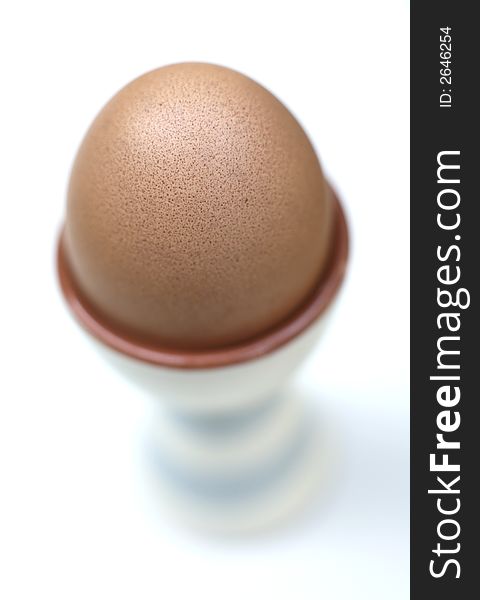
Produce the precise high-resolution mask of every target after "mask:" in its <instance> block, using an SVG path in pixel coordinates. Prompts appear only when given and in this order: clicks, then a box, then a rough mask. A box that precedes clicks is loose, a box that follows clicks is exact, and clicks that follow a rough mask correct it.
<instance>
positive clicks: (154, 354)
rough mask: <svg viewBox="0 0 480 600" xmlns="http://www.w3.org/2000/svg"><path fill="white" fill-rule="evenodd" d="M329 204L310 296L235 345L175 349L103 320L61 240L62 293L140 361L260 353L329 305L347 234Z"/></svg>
mask: <svg viewBox="0 0 480 600" xmlns="http://www.w3.org/2000/svg"><path fill="white" fill-rule="evenodd" d="M332 193H333V197H334V204H335V222H334V226H333V239H332V248H331V250H330V258H329V260H328V263H327V267H326V269H325V270H324V271H323V273H322V276H321V278H320V281H319V282H318V285H317V286H316V288H315V290H314V291H313V293H312V294H311V295H310V297H309V298H308V299H307V300H306V301H305V302H304V303H303V304H302V305H301V306H300V307H299V308H298V309H297V310H296V311H295V312H294V313H293V314H291V315H290V316H289V317H288V318H286V319H284V320H283V321H281V322H280V323H279V324H278V325H276V326H275V327H273V328H271V329H269V330H268V331H266V332H264V333H262V334H261V335H259V336H257V337H255V338H252V339H250V340H247V341H243V342H241V343H239V344H234V345H230V346H226V347H224V348H215V349H209V350H181V349H176V348H175V349H172V348H168V347H165V346H161V345H156V344H154V343H152V342H151V340H149V341H146V340H145V339H142V338H141V337H138V338H137V337H134V336H132V335H131V334H126V333H125V332H124V331H122V330H121V329H120V328H118V327H114V326H112V324H111V323H107V322H106V321H105V319H104V318H103V317H102V316H101V315H99V313H98V312H97V311H96V309H95V308H94V307H93V306H92V304H91V303H90V302H89V301H88V300H87V299H86V298H85V296H84V295H83V294H82V292H81V291H80V290H79V288H78V286H77V285H76V283H75V281H74V279H73V277H72V273H71V270H70V268H69V265H68V260H67V257H66V256H65V249H64V244H63V230H62V232H61V234H60V237H59V241H58V248H57V269H58V276H59V280H60V286H61V290H62V292H63V295H64V297H65V299H66V301H67V303H68V304H69V306H70V309H71V310H72V312H73V313H74V315H75V317H76V318H77V319H78V321H80V323H81V325H83V327H84V328H85V329H86V330H87V331H88V332H89V333H91V334H92V335H93V336H94V337H96V338H97V339H98V340H100V341H101V342H103V343H104V344H106V345H107V346H109V347H110V348H113V349H114V350H116V351H117V352H120V353H122V354H126V355H127V356H130V357H131V358H134V359H137V360H139V361H142V362H146V363H150V364H153V365H158V366H162V367H171V368H178V369H207V368H215V367H225V366H229V365H234V364H237V363H242V362H245V361H249V360H253V359H255V358H260V357H261V356H265V355H267V354H269V353H270V352H273V351H274V350H277V349H278V348H280V347H282V346H283V345H284V344H286V343H287V342H289V341H290V340H292V339H293V338H295V337H296V336H298V335H299V334H300V333H302V332H303V331H304V330H305V329H306V328H307V327H308V326H309V325H311V324H312V323H313V322H314V321H315V320H316V319H317V318H318V317H320V316H321V315H322V314H323V313H324V312H325V311H326V310H327V308H328V307H329V306H330V304H331V302H332V301H333V299H334V298H335V296H336V293H337V291H338V289H339V287H340V284H341V283H342V280H343V278H344V275H345V270H346V265H347V258H348V247H349V236H348V228H347V223H346V219H345V214H344V212H343V209H342V206H341V204H340V201H339V199H338V196H337V194H336V193H335V191H334V190H332Z"/></svg>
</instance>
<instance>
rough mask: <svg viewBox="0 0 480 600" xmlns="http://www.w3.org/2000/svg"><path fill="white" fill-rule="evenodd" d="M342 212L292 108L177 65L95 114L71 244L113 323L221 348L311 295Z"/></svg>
mask: <svg viewBox="0 0 480 600" xmlns="http://www.w3.org/2000/svg"><path fill="white" fill-rule="evenodd" d="M333 206H334V205H333V200H332V195H331V193H330V188H329V187H328V185H327V184H326V182H325V179H324V176H323V173H322V170H321V167H320V165H319V162H318V159H317V157H316V155H315V152H314V150H313V148H312V146H311V144H310V142H309V140H308V138H307V136H306V135H305V133H304V131H303V129H302V128H301V127H300V125H299V124H298V122H297V121H296V120H295V118H294V117H293V116H292V115H291V113H290V112H289V111H288V110H287V109H286V108H285V107H284V106H283V104H281V103H280V102H279V101H278V100H277V99H276V98H275V97H274V96H272V94H270V93H269V92H268V91H267V90H266V89H265V88H263V87H262V86H260V85H258V84H257V83H255V82H254V81H252V80H251V79H249V78H248V77H245V76H244V75H241V74H239V73H237V72H235V71H232V70H230V69H226V68H223V67H219V66H214V65H208V64H199V63H186V64H177V65H172V66H168V67H164V68H161V69H157V70H156V71H152V72H150V73H147V74H146V75H143V76H142V77H140V78H138V79H136V80H135V81H133V82H132V83H130V84H129V85H127V86H126V87H125V88H123V89H122V90H121V91H120V92H119V93H118V94H117V95H116V96H114V97H113V99H112V100H110V102H109V103H108V104H107V105H106V106H105V107H104V108H103V110H102V111H101V112H100V114H99V115H98V117H97V118H96V119H95V121H94V123H93V124H92V126H91V128H90V130H89V131H88V133H87V135H86V137H85V139H84V141H83V143H82V145H81V147H80V150H79V152H78V155H77V157H76V160H75V164H74V167H73V171H72V175H71V180H70V186H69V191H68V208H67V218H66V225H65V232H64V249H65V254H66V260H67V261H68V264H69V268H70V269H71V272H72V277H73V279H74V280H75V283H76V286H77V287H78V289H79V290H80V291H81V293H82V294H83V296H84V297H85V298H86V299H87V300H88V302H89V303H90V304H91V306H92V307H94V309H95V311H96V312H97V313H98V315H101V316H102V318H104V319H105V321H106V322H108V323H109V326H110V327H112V328H116V329H118V330H119V331H123V332H125V334H127V335H131V336H134V337H136V338H141V339H145V340H148V341H149V343H155V344H160V345H163V346H166V347H171V348H177V349H211V348H221V347H226V346H230V345H233V344H237V343H240V342H243V341H245V340H249V339H251V338H254V337H255V336H258V335H260V334H262V333H264V332H266V331H268V330H269V329H271V328H273V327H275V326H276V325H278V324H279V323H281V322H282V321H283V320H284V319H286V318H287V317H289V316H290V315H291V314H292V313H293V312H294V311H295V310H296V309H298V308H299V306H301V305H302V303H304V302H305V301H306V299H307V298H308V297H309V296H310V295H311V294H312V292H313V290H314V288H315V286H316V285H317V284H318V282H319V280H320V278H321V275H322V272H323V270H324V268H325V266H326V264H327V261H328V258H329V252H330V247H331V238H332V236H331V230H332V223H333Z"/></svg>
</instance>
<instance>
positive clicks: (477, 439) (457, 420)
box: [411, 0, 480, 600]
mask: <svg viewBox="0 0 480 600" xmlns="http://www.w3.org/2000/svg"><path fill="white" fill-rule="evenodd" d="M477 11H478V6H477V4H476V3H475V2H467V1H464V2H461V1H454V0H450V1H449V2H446V1H444V0H434V1H431V2H413V3H412V6H411V13H412V16H411V84H412V85H411V244H412V252H411V284H412V285H411V597H412V598H413V599H414V600H417V599H418V600H426V599H428V598H435V600H442V599H443V598H449V599H452V600H453V599H455V600H461V599H464V598H465V599H467V598H468V599H469V600H471V599H472V598H474V597H480V592H479V591H478V580H479V578H480V563H479V560H478V557H479V556H480V546H479V543H480V537H479V536H480V533H479V515H480V497H479V491H478V490H479V489H480V469H479V465H480V417H479V412H480V411H479V408H478V407H479V404H480V394H479V388H480V385H479V384H478V383H477V381H476V379H477V378H478V379H479V381H480V352H479V346H478V345H477V338H478V337H479V335H480V327H479V316H478V313H479V308H478V299H479V291H478V287H479V286H478V280H479V278H480V209H479V207H480V194H479V190H478V185H479V184H478V182H477V177H479V176H480V154H479V151H478V149H477V139H478V138H479V137H480V118H479V112H480V111H479V108H478V107H479V105H480V99H479V97H478V94H479V92H478V90H479V89H480V84H479V75H478V73H479V71H480V62H479V59H480V51H479V45H480V24H479V21H478V19H476V18H475V14H474V13H475V12H477Z"/></svg>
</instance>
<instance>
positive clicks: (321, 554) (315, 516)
mask: <svg viewBox="0 0 480 600" xmlns="http://www.w3.org/2000/svg"><path fill="white" fill-rule="evenodd" d="M408 19H409V16H408V2H407V1H406V0H404V1H402V0H396V1H394V0H389V1H388V2H386V1H385V0H377V1H373V0H364V1H362V2H359V1H358V0H351V1H346V0H343V1H341V0H321V1H317V2H307V1H299V0H297V1H295V2H293V1H292V2H281V1H280V0H277V1H275V2H261V1H260V0H256V1H255V2H249V1H246V0H244V1H242V2H239V3H233V2H227V1H226V0H223V1H213V0H208V1H198V2H195V1H193V0H191V1H189V2H182V1H177V2H175V1H173V0H171V1H169V2H162V1H160V0H157V1H156V2H150V3H149V2H146V1H143V0H136V1H135V2H121V1H120V0H116V1H111V2H101V1H99V0H95V1H93V2H91V1H87V0H84V1H82V2H77V3H74V2H65V1H63V2H53V1H42V2H33V1H32V2H21V1H19V2H15V3H14V2H11V3H5V4H4V6H3V8H2V14H1V16H0V44H1V51H0V57H1V58H0V60H1V80H0V81H1V95H0V105H1V110H0V158H1V163H0V164H1V171H0V173H1V175H0V232H1V235H0V244H1V252H0V260H1V271H0V285H1V296H0V298H1V300H0V302H1V311H0V319H1V329H0V335H1V341H2V343H1V350H0V351H1V353H2V357H1V365H2V370H1V377H0V597H1V598H2V599H5V600H13V599H17V598H22V599H29V600H41V599H43V598H45V599H48V600H55V599H62V600H66V599H69V600H74V599H77V598H78V599H82V600H85V599H87V598H88V599H93V600H96V599H102V600H105V599H107V598H114V599H115V600H120V599H122V598H129V599H133V598H135V599H139V600H144V599H145V600H146V599H150V598H152V599H153V598H168V599H169V600H170V599H177V598H178V599H188V598H201V599H203V598H205V599H208V600H217V599H218V600H220V599H227V598H229V599H237V598H238V599H240V598H246V597H247V598H252V599H254V600H256V599H269V598H275V599H278V600H280V599H283V598H288V599H292V598H295V599H296V598H302V599H304V598H305V599H318V598H326V599H342V600H343V599H350V598H365V599H368V600H375V599H382V600H385V599H386V598H388V599H389V600H395V599H397V598H402V599H405V598H407V597H408V583H409V573H408V560H409V556H408V541H409V540H408V528H409V515H408V496H409V489H408V485H409V483H408V460H409V456H408V448H409V437H408V436H409V427H408V418H409V414H408V410H409V409H408V361H409V354H408V328H409V288H408V263H409V249H408V248H409V233H408V230H409V208H408V204H409V190H408V186H409V172H408V169H409V149H408V142H409V133H408V129H409V108H408V105H409V88H408V85H409V84H408V60H409V25H408ZM182 60H197V61H210V62H217V63H221V64H224V65H226V66H230V67H234V68H236V69H238V70H240V71H243V72H245V73H246V74H248V75H250V76H251V77H253V78H254V79H256V80H258V81H259V82H261V83H262V84H264V85H265V86H266V87H267V88H269V89H270V90H272V91H273V92H274V93H275V94H276V95H277V96H278V97H279V98H280V99H281V100H282V101H283V102H285V103H286V105H287V106H288V107H290V108H291V109H292V110H293V112H294V113H295V114H296V115H297V116H298V118H299V119H300V121H301V122H302V124H303V125H304V127H305V128H306V130H307V131H308V133H309V135H310V136H311V138H312V140H313V142H314V144H315V146H316V148H317V149H318V151H319V154H320V156H321V159H322V162H323V165H324V167H325V170H326V172H327V173H328V174H329V176H330V177H331V179H332V181H333V182H334V183H335V185H336V186H337V188H338V189H339V191H340V193H341V197H342V198H343V200H344V203H345V206H346V209H347V211H348V216H349V220H350V223H351V227H352V236H353V237H352V242H353V243H352V257H351V263H350V270H349V277H348V280H347V283H346V285H345V287H344V290H343V293H342V297H341V302H340V305H339V308H338V310H337V312H336V315H335V318H334V320H333V323H332V325H331V327H330V329H329V331H328V334H327V335H326V336H325V338H324V339H323V341H322V343H321V344H320V345H319V347H318V350H317V351H316V353H315V354H314V355H313V356H311V358H310V360H309V362H308V364H307V365H306V366H305V368H304V369H303V371H302V372H301V373H300V374H299V376H298V378H297V381H296V386H297V389H298V393H303V394H305V395H306V396H308V397H309V398H310V399H313V401H314V402H316V403H318V406H319V407H320V410H321V412H322V414H323V415H324V418H325V419H326V422H327V423H329V424H330V426H331V427H334V428H336V429H337V430H338V440H339V444H340V446H341V454H342V456H343V458H342V460H341V463H340V465H339V477H338V481H337V484H336V485H335V487H334V489H333V488H332V489H331V490H330V494H326V496H327V498H326V500H325V502H323V503H322V505H321V506H319V507H318V508H317V509H316V510H315V511H313V512H312V513H311V514H310V515H309V516H305V517H304V518H303V519H302V520H301V521H299V522H297V523H296V524H293V525H292V526H290V527H289V528H287V529H285V530H283V531H277V532H276V533H274V534H271V535H268V536H263V537H257V538H255V539H249V538H246V539H242V540H238V539H237V540H225V539H223V540H219V539H210V538H208V537H205V536H202V535H200V534H194V533H192V532H189V531H188V530H186V529H182V528H181V527H180V526H178V525H177V524H175V523H172V522H170V521H169V520H168V519H167V518H165V516H163V515H162V513H161V512H160V511H159V510H157V507H156V506H155V503H154V502H152V498H151V497H150V496H149V494H148V491H147V489H146V487H145V486H144V484H143V479H142V475H141V467H140V466H139V459H138V453H137V449H138V445H139V441H138V440H139V437H140V436H141V431H142V427H143V421H144V417H145V406H144V404H143V403H142V402H141V401H138V400H137V398H136V393H135V390H134V389H133V388H130V387H129V385H128V384H126V383H125V381H124V380H123V379H121V378H120V377H119V376H118V375H117V374H116V373H114V372H113V371H112V370H110V369H109V367H108V366H107V365H106V364H105V363H103V362H102V361H101V360H100V359H99V357H98V356H97V355H96V354H95V353H94V352H92V351H91V349H90V347H89V345H88V344H87V342H86V340H85V338H84V336H82V335H80V332H79V329H78V328H77V326H76V324H75V323H74V321H73V319H71V318H70V315H69V314H68V312H67V311H66V309H65V307H64V304H63V302H62V300H61V298H60V295H59V292H58V289H57V284H56V279H55V271H54V244H55V237H56V235H57V232H58V228H59V226H60V223H61V220H62V216H63V210H64V201H65V189H66V184H67V180H68V173H69V169H70V166H71V163H72V160H73V157H74V155H75V152H76V149H77V147H78V144H79V142H80V140H81V137H82V136H83V134H84V133H85V130H86V128H87V127H88V125H89V124H90V122H91V120H92V119H93V117H94V116H95V114H96V113H97V111H98V110H99V109H100V107H101V106H102V105H103V104H104V103H105V102H106V101H107V100H108V98H109V97H111V96H112V95H113V93H115V92H116V91H117V90H118V89H119V88H120V87H121V86H123V85H124V84H125V83H126V82H128V81H129V80H131V79H132V78H134V77H136V76H138V75H139V74H141V73H142V72H144V71H147V70H149V69H152V68H155V67H157V66H161V65H163V64H166V63H171V62H178V61H182Z"/></svg>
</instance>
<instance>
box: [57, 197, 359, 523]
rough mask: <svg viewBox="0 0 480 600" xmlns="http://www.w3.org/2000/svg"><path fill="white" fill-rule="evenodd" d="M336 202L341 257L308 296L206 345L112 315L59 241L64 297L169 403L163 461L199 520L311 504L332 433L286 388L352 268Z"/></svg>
mask: <svg viewBox="0 0 480 600" xmlns="http://www.w3.org/2000/svg"><path fill="white" fill-rule="evenodd" d="M335 206H336V223H335V230H334V235H333V238H334V240H333V250H332V253H331V259H330V262H329V265H328V268H327V269H326V271H325V272H324V274H323V275H322V280H321V281H320V282H319V284H318V286H317V289H316V290H315V292H314V293H313V294H312V296H311V297H310V298H309V300H308V301H307V302H306V303H305V304H304V305H303V306H302V307H301V308H300V309H299V310H298V311H297V312H296V313H295V314H294V315H292V316H291V317H290V318H289V319H287V320H286V321H284V322H283V323H281V324H280V325H279V326H278V327H277V328H275V329H274V330H271V331H269V332H267V333H266V334H264V335H263V336H260V337H259V338H257V339H254V340H252V341H250V342H247V343H242V344H239V345H237V346H231V347H228V348H225V349H220V350H208V351H204V352H202V351H179V350H171V349H168V348H161V347H156V346H153V345H149V344H146V343H145V342H144V341H139V340H136V339H134V338H132V337H129V336H127V335H125V334H124V333H123V332H119V331H117V330H115V329H114V328H112V327H111V325H110V324H107V323H105V322H104V320H102V318H101V317H100V316H99V315H98V314H97V313H96V312H95V310H94V308H93V307H92V306H91V305H89V303H88V301H87V300H86V299H85V298H84V297H83V296H82V294H81V293H80V291H79V290H78V289H77V287H76V285H75V282H74V280H73V279H72V277H71V273H70V270H69V266H68V260H67V257H66V256H65V254H64V249H63V245H62V239H61V238H60V242H59V248H58V272H59V277H60V282H61V287H62V291H63V294H64V296H65V298H66V300H67V301H68V303H69V305H70V307H71V309H72V310H73V312H74V314H75V315H76V317H77V318H78V320H79V321H80V323H81V324H82V325H83V326H84V328H85V329H86V330H87V331H88V332H89V333H91V334H92V335H93V336H94V338H96V341H100V342H101V344H100V347H101V348H102V352H103V353H104V355H106V357H107V359H108V360H109V361H110V362H112V363H113V364H114V365H115V366H116V367H117V368H118V369H119V370H120V371H121V372H122V374H123V375H124V376H127V377H128V378H129V379H130V380H131V381H133V382H134V383H135V384H136V385H137V386H138V389H139V391H143V392H145V393H146V394H147V395H148V396H151V397H153V398H154V399H155V401H157V402H158V404H159V407H160V408H161V410H159V411H158V414H157V416H156V418H155V419H154V422H153V423H152V433H151V436H150V440H149V442H148V449H149V451H148V456H149V460H150V462H151V465H152V467H153V469H152V470H153V472H154V473H155V479H156V481H157V483H158V484H159V490H160V491H161V496H162V498H163V499H165V500H166V501H167V504H168V505H169V506H171V507H172V508H174V509H175V510H176V511H177V512H178V511H179V512H181V514H182V517H183V518H184V519H185V520H187V521H190V522H193V523H194V524H196V525H197V526H200V527H203V528H208V529H210V530H215V531H222V532H230V531H244V530H250V529H259V528H262V527H264V526H266V525H270V524H271V523H274V522H276V521H278V520H279V519H283V518H285V517H287V516H288V515H290V514H292V513H293V512H294V511H295V510H296V509H298V508H299V507H301V506H302V505H304V504H305V502H306V501H307V500H308V499H309V498H310V497H311V496H312V492H313V490H314V489H315V488H316V486H317V484H318V481H319V477H320V475H321V472H322V463H323V462H324V461H323V459H324V453H323V450H322V444H323V443H324V441H325V440H323V439H322V437H321V436H319V434H318V431H316V430H315V421H314V420H312V419H311V418H310V417H309V415H308V414H307V413H306V411H305V410H304V407H303V406H302V403H301V402H299V401H298V399H297V398H295V396H294V395H290V396H288V395H285V394H282V393H281V390H282V389H283V388H284V386H285V384H286V382H287V381H288V380H289V379H290V377H291V375H292V374H293V372H294V371H295V369H296V368H297V367H298V366H299V365H300V364H301V363H302V361H303V360H304V358H305V357H306V356H307V355H308V353H309V352H310V350H311V349H312V347H313V346H314V345H315V343H316V341H317V340H318V338H319V337H320V336H321V333H322V331H323V329H324V327H325V326H326V323H327V320H328V317H329V314H330V312H331V309H332V306H333V303H334V299H335V297H336V295H337V292H338V289H339V287H340V284H341V281H342V279H343V276H344V272H345V267H346V262H347V256H348V231H347V226H346V222H345V217H344V214H343V211H342V208H341V205H340V203H339V201H338V199H337V198H336V197H335ZM97 345H98V344H97Z"/></svg>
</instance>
